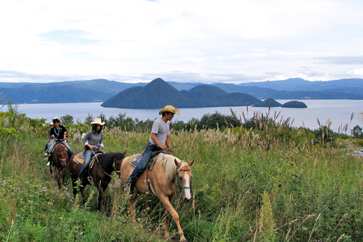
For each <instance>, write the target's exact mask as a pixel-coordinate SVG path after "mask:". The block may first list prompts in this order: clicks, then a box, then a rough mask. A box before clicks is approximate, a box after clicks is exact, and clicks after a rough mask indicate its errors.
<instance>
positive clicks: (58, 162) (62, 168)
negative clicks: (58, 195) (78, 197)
mask: <svg viewBox="0 0 363 242" xmlns="http://www.w3.org/2000/svg"><path fill="white" fill-rule="evenodd" d="M50 159H51V162H50V163H51V165H50V173H52V172H53V171H52V166H54V168H55V172H56V177H57V181H58V187H59V188H61V185H64V180H65V179H64V178H65V176H66V167H67V163H68V161H69V156H68V152H67V149H66V146H65V145H64V144H62V143H58V144H56V145H55V147H54V151H53V153H52V154H51V157H50ZM61 175H62V179H63V181H62V182H61V179H60V177H61Z"/></svg>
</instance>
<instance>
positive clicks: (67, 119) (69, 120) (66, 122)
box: [60, 114, 73, 125]
mask: <svg viewBox="0 0 363 242" xmlns="http://www.w3.org/2000/svg"><path fill="white" fill-rule="evenodd" d="M60 119H61V120H62V123H63V125H69V124H73V116H72V115H70V114H67V115H64V116H62V117H60Z"/></svg>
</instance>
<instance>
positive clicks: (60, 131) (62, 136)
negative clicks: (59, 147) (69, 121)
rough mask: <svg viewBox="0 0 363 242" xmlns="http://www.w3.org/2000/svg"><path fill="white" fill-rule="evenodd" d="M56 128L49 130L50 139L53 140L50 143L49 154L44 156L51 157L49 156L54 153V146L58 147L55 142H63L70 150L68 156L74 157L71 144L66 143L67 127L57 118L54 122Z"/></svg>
mask: <svg viewBox="0 0 363 242" xmlns="http://www.w3.org/2000/svg"><path fill="white" fill-rule="evenodd" d="M52 121H53V124H54V127H53V128H51V129H50V130H49V134H50V137H51V138H52V141H51V142H50V144H49V146H48V149H47V152H46V153H45V154H44V156H49V154H50V153H51V152H52V151H53V149H54V146H55V145H56V142H55V140H62V141H61V142H62V143H63V144H64V145H65V146H66V147H67V150H68V156H69V157H71V156H72V149H71V147H70V146H69V144H68V143H67V142H66V140H67V136H68V132H67V129H66V127H64V126H63V125H62V120H60V119H59V118H57V117H55V118H54V119H53V120H52Z"/></svg>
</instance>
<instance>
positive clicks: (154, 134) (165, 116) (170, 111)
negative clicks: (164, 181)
mask: <svg viewBox="0 0 363 242" xmlns="http://www.w3.org/2000/svg"><path fill="white" fill-rule="evenodd" d="M159 114H161V115H162V117H161V118H159V119H157V120H155V121H154V123H153V126H152V129H151V135H150V139H149V142H148V144H147V145H146V149H145V151H144V154H143V155H142V158H141V160H140V162H139V163H138V164H137V165H136V167H135V169H134V170H133V172H132V174H131V175H130V177H129V179H128V180H127V182H126V184H125V186H124V190H125V191H127V190H128V189H129V187H130V185H134V184H135V183H136V180H137V177H138V176H139V175H141V174H142V173H143V172H144V171H145V169H146V166H147V164H148V163H149V161H150V156H151V153H152V152H153V151H157V150H163V149H165V148H166V147H168V154H172V151H171V146H170V130H169V125H170V123H169V122H168V121H171V120H172V119H173V117H174V114H179V115H180V112H179V110H178V109H177V108H175V107H173V106H171V105H166V106H165V107H164V108H163V109H161V110H160V111H159Z"/></svg>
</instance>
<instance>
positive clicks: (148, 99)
mask: <svg viewBox="0 0 363 242" xmlns="http://www.w3.org/2000/svg"><path fill="white" fill-rule="evenodd" d="M259 101H260V100H258V99H257V98H255V97H252V96H251V95H248V94H242V93H234V94H229V93H227V92H226V91H223V90H221V89H219V88H217V87H215V86H210V85H199V86H196V87H194V88H192V89H191V90H189V91H185V90H182V91H178V90H176V89H175V88H174V87H172V86H171V85H170V84H168V83H166V82H165V81H164V80H162V79H161V78H157V79H155V80H153V81H152V82H150V83H149V84H148V85H146V86H145V87H138V88H134V89H131V90H130V89H126V90H125V91H122V92H120V93H119V94H117V95H115V96H113V97H112V98H110V99H108V100H107V101H105V102H104V103H103V104H102V106H103V107H118V108H133V109H149V108H161V107H163V106H165V105H167V104H170V105H173V106H176V107H178V108H197V107H218V106H244V105H246V104H247V103H248V104H254V103H256V102H259Z"/></svg>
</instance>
